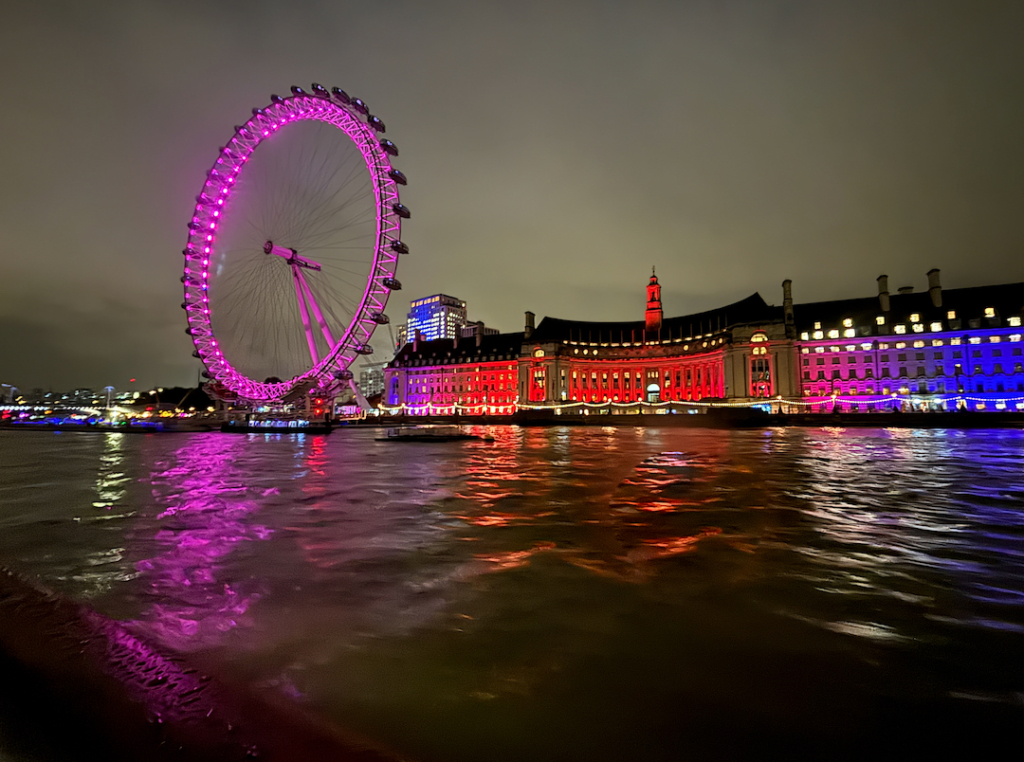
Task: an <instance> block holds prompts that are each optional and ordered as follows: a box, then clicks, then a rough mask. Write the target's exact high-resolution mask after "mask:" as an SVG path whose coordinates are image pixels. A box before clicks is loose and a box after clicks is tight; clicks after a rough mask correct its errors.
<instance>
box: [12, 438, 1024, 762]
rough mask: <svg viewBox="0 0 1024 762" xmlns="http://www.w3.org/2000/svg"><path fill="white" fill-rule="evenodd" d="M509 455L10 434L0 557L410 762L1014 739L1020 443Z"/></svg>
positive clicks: (732, 442)
mask: <svg viewBox="0 0 1024 762" xmlns="http://www.w3.org/2000/svg"><path fill="white" fill-rule="evenodd" d="M491 433H492V434H493V435H494V437H495V440H494V441H484V440H473V441H466V442H437V443H412V442H380V441H376V439H375V436H376V432H373V431H369V430H346V429H342V430H339V431H336V432H335V433H333V434H332V435H331V436H329V437H324V436H311V435H303V434H289V435H277V434H260V435H222V434H219V433H206V434H190V435H153V434H151V435H134V434H94V433H63V434H60V433H56V434H55V433H42V432H5V433H0V563H5V564H7V565H9V566H11V567H12V568H14V569H16V570H18V571H20V572H23V573H24V574H26V575H29V576H31V577H33V578H34V579H38V580H39V581H41V582H42V583H43V584H45V585H47V586H49V587H51V588H55V589H57V590H59V591H61V592H63V593H65V594H66V595H68V596H71V597H73V598H75V599H77V600H81V601H84V602H87V603H88V604H89V605H90V606H91V607H93V608H95V609H96V610H98V611H100V612H102V613H105V614H107V615H109V616H112V617H115V618H118V619H121V620H124V621H126V622H129V623H130V624H131V626H132V627H133V628H134V629H135V631H137V632H141V633H144V634H145V635H146V636H147V637H148V638H150V639H151V640H152V641H153V642H155V643H158V644H160V645H161V646H163V647H165V648H168V649H173V650H174V651H178V652H181V653H185V654H188V655H189V656H190V658H195V659H197V660H201V661H202V663H204V664H206V665H213V666H214V667H215V668H216V669H217V670H220V671H221V672H222V673H223V674H224V675H227V676H230V677H231V678H232V679H233V680H236V681H240V682H241V683H243V684H245V685H248V686H251V688H252V689H253V690H256V691H273V692H276V693H281V694H284V695H287V696H289V697H291V699H292V700H294V701H295V702H299V703H301V704H303V705H305V706H306V707H308V708H309V709H310V711H313V712H315V713H317V714H319V715H321V716H323V717H326V718H328V719H330V720H331V721H333V722H336V723H338V724H339V725H343V726H345V727H351V728H354V729H356V730H359V731H361V732H364V733H367V734H368V735H371V736H373V737H376V738H380V739H382V740H384V741H386V742H387V743H388V744H390V745H391V746H393V747H395V748H397V749H399V750H401V751H402V752H404V753H406V754H408V755H410V756H411V757H414V758H417V759H420V760H437V761H438V762H440V761H441V760H448V761H452V762H455V761H461V760H465V761H466V762H469V761H471V760H488V761H491V760H495V761H500V760H510V761H511V760H526V759H530V760H566V759H573V760H576V759H578V760H584V759H586V760H625V759H633V760H674V759H690V758H693V759H721V758H729V757H739V756H744V757H752V758H763V757H764V756H778V755H779V754H782V752H783V751H784V750H788V751H794V750H797V751H799V752H801V753H802V755H803V756H818V757H831V758H837V757H841V756H845V755H847V754H850V755H852V754H854V753H855V752H856V753H860V751H861V750H862V749H870V748H875V749H877V743H879V742H883V741H884V742H885V743H893V744H896V746H897V747H901V746H905V747H906V748H907V749H908V750H913V749H915V748H918V749H919V748H921V747H920V745H919V744H920V743H921V742H923V741H928V740H931V741H935V739H940V740H941V739H944V738H946V737H950V738H955V739H956V740H964V739H965V738H969V737H970V736H971V735H972V734H973V733H975V732H977V733H982V734H984V737H986V738H988V737H995V736H999V735H1002V734H1006V735H1009V733H1010V732H1011V730H1012V729H1014V728H1020V727H1024V479H1022V462H1024V460H1022V456H1024V432H1020V431H1015V430H990V431H941V430H939V431H920V432H915V431H911V430H841V429H820V430H808V429H769V430H764V431H711V430H709V431H703V430H695V429H651V428H648V429H618V428H616V429H612V428H609V429H600V428H543V429H540V428H538V429H529V428H528V429H520V428H516V427H497V428H494V429H492V430H491ZM0 740H2V739H0ZM911 756H913V754H911Z"/></svg>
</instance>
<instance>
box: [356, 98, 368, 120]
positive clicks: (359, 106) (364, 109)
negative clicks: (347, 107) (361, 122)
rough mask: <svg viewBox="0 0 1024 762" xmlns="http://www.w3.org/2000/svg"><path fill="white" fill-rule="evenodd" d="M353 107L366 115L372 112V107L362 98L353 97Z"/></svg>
mask: <svg viewBox="0 0 1024 762" xmlns="http://www.w3.org/2000/svg"><path fill="white" fill-rule="evenodd" d="M352 107H353V108H354V109H355V110H356V111H358V112H359V113H360V114H363V115H364V116H368V115H369V114H370V107H369V106H367V105H366V104H365V103H364V102H363V100H362V99H361V98H353V99H352Z"/></svg>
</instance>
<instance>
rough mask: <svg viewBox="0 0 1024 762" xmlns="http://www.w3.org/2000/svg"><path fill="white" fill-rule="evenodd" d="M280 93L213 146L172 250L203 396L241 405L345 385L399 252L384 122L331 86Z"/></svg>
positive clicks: (383, 319) (367, 348) (377, 320)
mask: <svg viewBox="0 0 1024 762" xmlns="http://www.w3.org/2000/svg"><path fill="white" fill-rule="evenodd" d="M291 92H292V94H291V95H290V96H287V97H279V96H276V95H273V96H271V104H270V105H269V106H267V107H265V108H257V109H253V112H252V117H251V118H250V119H249V120H248V121H247V122H245V124H242V125H240V126H237V127H235V131H234V134H233V135H232V137H231V139H230V140H229V141H228V143H227V144H226V145H225V146H224V147H223V148H221V149H220V153H219V155H218V157H217V160H216V162H215V163H214V165H213V167H212V168H211V169H210V171H209V172H208V173H207V175H206V181H205V182H204V184H203V188H202V191H201V192H200V194H199V195H198V196H197V197H196V204H195V207H194V211H193V213H192V218H191V220H190V221H189V224H188V228H189V236H188V244H187V245H186V247H185V250H184V252H183V253H184V255H185V273H184V275H183V276H182V279H181V281H182V283H183V284H184V289H185V301H184V302H183V303H182V308H183V309H184V310H185V312H186V315H187V316H188V328H187V329H186V331H187V332H188V333H189V335H190V336H191V337H192V341H193V343H194V344H195V352H194V355H195V356H196V357H198V358H199V359H200V360H202V361H203V363H204V364H205V366H206V372H205V374H204V375H206V376H207V378H209V379H211V382H212V383H211V384H210V386H211V387H212V389H213V391H214V393H218V394H220V395H221V396H224V397H233V396H235V395H237V396H238V397H239V398H240V399H243V400H249V401H252V402H276V401H282V400H288V399H294V398H297V397H299V396H300V395H302V394H303V393H305V392H308V391H311V390H314V389H317V390H324V391H329V390H330V389H336V388H338V387H339V386H340V385H341V384H344V383H351V379H352V373H351V371H350V370H349V366H350V365H351V364H352V362H353V361H354V360H355V359H356V358H357V357H358V356H360V355H366V354H370V353H372V351H373V347H372V346H371V345H370V337H371V336H372V335H373V331H374V329H375V328H376V327H377V326H378V325H382V324H385V323H387V322H388V318H387V315H385V314H384V307H385V305H386V304H387V301H388V296H389V294H390V293H391V292H392V291H394V290H397V289H399V288H401V284H400V283H399V282H398V280H396V278H395V270H396V267H397V264H398V256H399V255H400V254H405V253H408V247H407V246H406V244H404V243H403V242H402V240H401V223H402V220H403V219H408V218H409V210H408V209H407V208H406V207H405V206H404V205H402V203H401V201H400V200H399V196H398V186H399V185H405V184H406V178H405V175H403V174H402V173H401V172H400V171H398V170H397V169H394V168H393V167H392V166H391V157H393V156H397V155H398V149H397V148H396V147H395V144H394V143H392V142H391V141H390V140H387V139H384V138H382V137H381V134H382V133H383V132H384V123H383V122H382V121H381V120H380V119H379V118H377V117H376V116H373V115H371V114H370V111H369V108H368V107H367V105H366V104H365V103H364V102H363V101H362V100H360V99H359V98H353V97H350V96H349V95H348V94H347V93H345V91H343V90H340V89H338V88H336V87H335V88H332V89H331V91H330V92H328V90H327V89H326V88H324V87H321V86H320V85H317V84H314V85H313V86H312V88H311V90H310V91H309V92H307V91H305V90H304V89H302V88H300V87H293V88H291Z"/></svg>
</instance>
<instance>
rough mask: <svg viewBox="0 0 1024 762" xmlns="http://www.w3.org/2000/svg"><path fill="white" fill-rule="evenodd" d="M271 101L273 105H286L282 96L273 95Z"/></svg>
mask: <svg viewBox="0 0 1024 762" xmlns="http://www.w3.org/2000/svg"><path fill="white" fill-rule="evenodd" d="M270 100H271V102H272V103H284V98H282V97H281V96H280V95H271V96H270Z"/></svg>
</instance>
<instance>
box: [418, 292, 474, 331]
mask: <svg viewBox="0 0 1024 762" xmlns="http://www.w3.org/2000/svg"><path fill="white" fill-rule="evenodd" d="M465 324H466V303H465V302H464V301H462V300H461V299H456V298H455V297H454V296H446V295H445V294H434V296H427V297H424V298H423V299H417V300H416V301H414V302H413V303H412V304H410V305H409V319H408V321H407V322H406V326H405V340H406V341H412V340H413V337H415V336H416V331H419V332H420V335H421V336H422V338H423V339H425V340H426V341H433V340H434V339H454V338H455V334H456V333H457V332H458V330H459V328H460V327H461V326H464V325H465Z"/></svg>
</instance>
